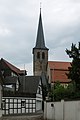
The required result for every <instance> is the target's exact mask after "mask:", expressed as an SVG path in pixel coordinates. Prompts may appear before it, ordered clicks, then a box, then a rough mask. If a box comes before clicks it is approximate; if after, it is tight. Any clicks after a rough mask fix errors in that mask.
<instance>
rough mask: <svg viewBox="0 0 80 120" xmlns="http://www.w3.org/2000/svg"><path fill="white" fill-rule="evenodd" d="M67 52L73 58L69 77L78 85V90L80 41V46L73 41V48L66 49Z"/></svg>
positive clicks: (78, 87) (79, 82) (79, 86)
mask: <svg viewBox="0 0 80 120" xmlns="http://www.w3.org/2000/svg"><path fill="white" fill-rule="evenodd" d="M66 53H67V54H68V55H69V57H70V58H72V63H71V67H69V73H68V74H67V75H68V78H69V79H71V80H72V81H73V83H74V84H75V85H76V90H80V42H79V45H78V47H77V46H76V44H73V43H72V46H71V50H68V49H66Z"/></svg>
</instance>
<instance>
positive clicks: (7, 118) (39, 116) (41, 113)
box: [0, 112, 43, 120]
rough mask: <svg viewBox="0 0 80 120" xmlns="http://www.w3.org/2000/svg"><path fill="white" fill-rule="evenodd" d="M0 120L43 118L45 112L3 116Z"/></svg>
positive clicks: (41, 119) (34, 119) (40, 119)
mask: <svg viewBox="0 0 80 120" xmlns="http://www.w3.org/2000/svg"><path fill="white" fill-rule="evenodd" d="M0 120H43V112H39V113H38V112H37V113H35V114H26V115H18V116H17V115H15V116H2V117H1V118H0Z"/></svg>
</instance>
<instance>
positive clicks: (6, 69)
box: [0, 58, 27, 78]
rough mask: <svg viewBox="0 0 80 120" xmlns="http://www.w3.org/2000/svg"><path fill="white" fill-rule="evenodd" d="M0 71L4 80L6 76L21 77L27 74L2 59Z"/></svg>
mask: <svg viewBox="0 0 80 120" xmlns="http://www.w3.org/2000/svg"><path fill="white" fill-rule="evenodd" d="M0 69H1V72H2V75H3V77H4V78H5V77H7V76H18V75H20V76H22V75H26V74H27V72H26V70H20V69H19V68H17V67H15V66H14V65H12V64H11V63H9V62H8V61H6V60H4V59H3V58H1V60H0Z"/></svg>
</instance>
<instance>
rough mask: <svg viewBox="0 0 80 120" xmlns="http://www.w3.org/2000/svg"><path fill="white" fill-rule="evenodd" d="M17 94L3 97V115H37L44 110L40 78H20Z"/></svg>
mask: <svg viewBox="0 0 80 120" xmlns="http://www.w3.org/2000/svg"><path fill="white" fill-rule="evenodd" d="M19 81H20V86H19V90H18V91H17V92H16V94H15V95H14V96H13V95H9V96H8V94H7V95H6V96H3V99H2V101H3V115H11V114H26V113H35V112H37V111H40V110H42V80H41V77H40V76H20V77H19Z"/></svg>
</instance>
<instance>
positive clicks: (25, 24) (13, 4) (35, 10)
mask: <svg viewBox="0 0 80 120" xmlns="http://www.w3.org/2000/svg"><path fill="white" fill-rule="evenodd" d="M40 2H42V10H41V11H42V21H43V29H44V36H45V42H46V46H47V47H48V48H49V61H50V60H51V61H55V60H57V61H70V59H69V58H68V56H67V54H66V52H65V49H66V48H68V49H70V47H71V44H72V43H74V44H78V42H79V41H80V0H0V58H4V59H6V60H7V61H9V62H10V63H12V64H14V65H16V66H17V67H19V68H21V69H23V68H24V64H25V69H26V70H28V75H29V74H31V73H32V60H33V59H32V58H33V56H32V48H33V47H34V46H35V42H36V36H37V28H38V20H39V13H40Z"/></svg>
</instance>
